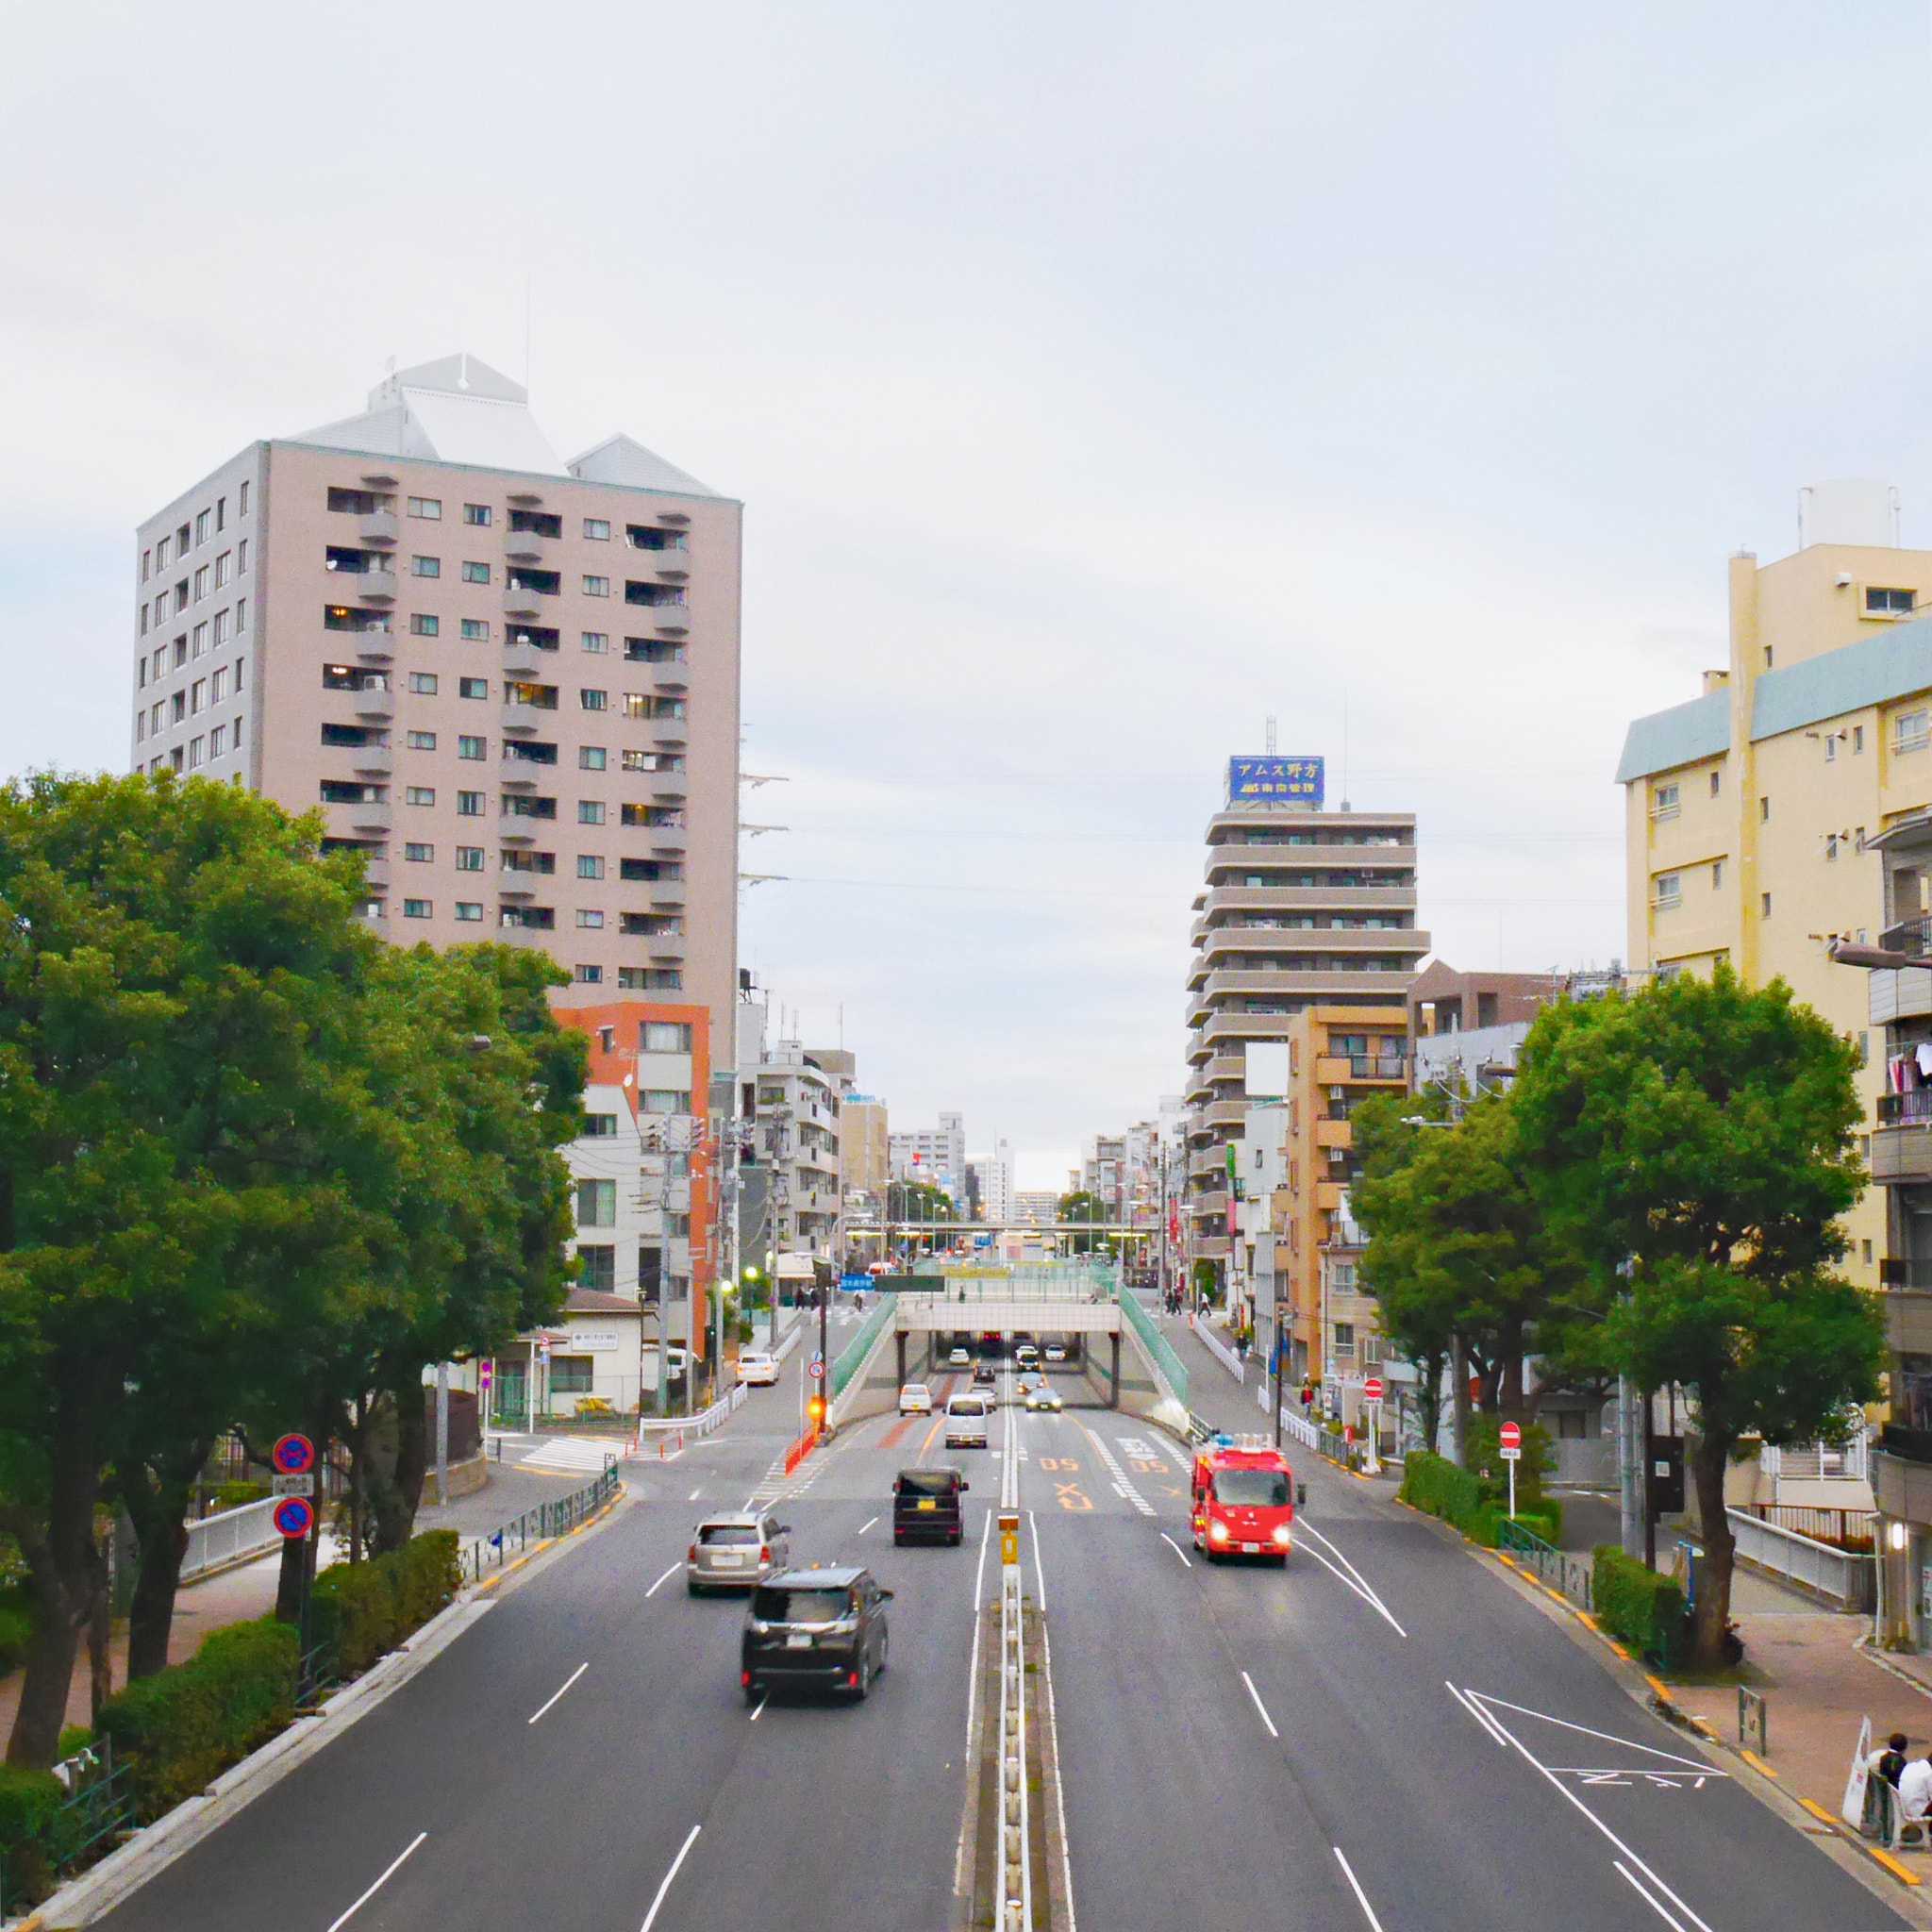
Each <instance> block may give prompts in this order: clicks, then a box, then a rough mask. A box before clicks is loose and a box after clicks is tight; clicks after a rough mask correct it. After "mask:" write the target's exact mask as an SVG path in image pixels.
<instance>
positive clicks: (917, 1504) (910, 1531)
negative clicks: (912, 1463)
mask: <svg viewBox="0 0 1932 1932" xmlns="http://www.w3.org/2000/svg"><path fill="white" fill-rule="evenodd" d="M967 1487H968V1485H967V1482H966V1478H965V1476H964V1474H962V1473H961V1472H960V1471H958V1470H957V1469H902V1470H901V1471H900V1472H899V1474H897V1475H896V1476H894V1477H893V1478H892V1541H893V1542H894V1543H895V1544H900V1543H916V1542H931V1543H957V1542H958V1541H959V1539H960V1537H961V1536H962V1535H963V1534H964V1533H965V1519H964V1513H963V1506H962V1505H961V1503H960V1501H959V1498H960V1497H961V1496H963V1495H964V1494H965V1493H966V1490H967Z"/></svg>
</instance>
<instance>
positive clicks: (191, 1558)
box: [181, 1496, 282, 1583]
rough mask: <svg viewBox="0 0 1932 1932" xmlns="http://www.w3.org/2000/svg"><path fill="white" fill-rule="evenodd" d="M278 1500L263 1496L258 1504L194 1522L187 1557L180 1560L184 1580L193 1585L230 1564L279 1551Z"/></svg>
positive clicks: (228, 1510) (189, 1534)
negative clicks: (199, 1579)
mask: <svg viewBox="0 0 1932 1932" xmlns="http://www.w3.org/2000/svg"><path fill="white" fill-rule="evenodd" d="M281 1542H282V1535H281V1532H280V1531H279V1530H278V1529H277V1528H276V1527H275V1497H273V1496H264V1497H262V1498H261V1499H260V1501H258V1502H255V1503H242V1504H241V1505H239V1506H238V1507H235V1508H233V1509H220V1510H217V1511H216V1512H215V1514H214V1515H212V1516H204V1517H203V1518H202V1519H201V1521H200V1522H199V1523H191V1524H189V1525H188V1554H187V1555H186V1556H185V1557H182V1559H181V1581H182V1582H183V1583H192V1581H193V1580H194V1579H195V1578H196V1577H197V1576H206V1575H208V1574H209V1573H210V1572H212V1571H216V1570H224V1569H225V1568H226V1567H227V1566H228V1565H229V1564H230V1563H240V1562H245V1561H246V1560H248V1559H249V1558H250V1557H259V1556H262V1555H264V1554H266V1553H267V1552H268V1551H270V1550H275V1549H279V1548H280V1547H281Z"/></svg>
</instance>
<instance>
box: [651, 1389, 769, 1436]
mask: <svg viewBox="0 0 1932 1932" xmlns="http://www.w3.org/2000/svg"><path fill="white" fill-rule="evenodd" d="M750 1393H751V1390H750V1388H749V1387H748V1386H747V1385H746V1384H745V1383H743V1382H738V1383H734V1384H733V1385H732V1387H731V1389H730V1391H728V1392H727V1393H725V1394H724V1395H722V1396H721V1397H719V1399H718V1400H717V1401H716V1402H714V1403H712V1405H711V1406H710V1407H709V1408H701V1409H700V1410H699V1411H698V1412H697V1414H696V1415H663V1416H658V1415H643V1416H640V1417H639V1418H638V1428H637V1438H636V1446H637V1447H638V1448H642V1447H643V1444H644V1431H645V1430H646V1429H651V1430H658V1431H661V1432H663V1433H664V1434H669V1433H671V1432H672V1431H674V1430H675V1432H676V1434H677V1436H678V1437H679V1438H680V1440H681V1439H682V1438H684V1437H686V1436H708V1435H709V1434H710V1433H711V1431H712V1430H713V1429H715V1428H719V1427H722V1426H723V1424H724V1423H725V1422H726V1421H728V1420H729V1419H730V1418H731V1417H732V1416H734V1415H736V1414H737V1413H738V1411H739V1410H740V1409H741V1407H743V1406H744V1402H745V1398H746V1397H747V1396H748V1395H749V1394H750ZM659 1440H660V1441H661V1440H662V1437H661V1436H660V1438H659Z"/></svg>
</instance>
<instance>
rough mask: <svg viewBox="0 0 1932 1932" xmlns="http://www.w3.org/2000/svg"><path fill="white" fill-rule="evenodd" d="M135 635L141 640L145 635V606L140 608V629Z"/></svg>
mask: <svg viewBox="0 0 1932 1932" xmlns="http://www.w3.org/2000/svg"><path fill="white" fill-rule="evenodd" d="M135 635H136V636H137V637H143V638H144V637H146V635H147V606H146V605H145V604H143V605H142V607H141V628H140V630H138V631H137V632H136V633H135Z"/></svg>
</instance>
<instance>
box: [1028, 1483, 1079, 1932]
mask: <svg viewBox="0 0 1932 1932" xmlns="http://www.w3.org/2000/svg"><path fill="white" fill-rule="evenodd" d="M1028 1514H1031V1511H1029V1512H1028ZM1033 1560H1034V1566H1035V1568H1036V1569H1037V1568H1038V1567H1039V1562H1040V1525H1039V1524H1037V1523H1036V1524H1034V1526H1033ZM1045 1590H1046V1587H1045V1585H1044V1584H1042V1585H1041V1609H1042V1610H1043V1609H1044V1608H1045V1607H1046V1594H1045ZM1040 1661H1041V1674H1042V1675H1043V1676H1044V1677H1045V1679H1046V1734H1047V1738H1048V1740H1049V1741H1050V1742H1051V1744H1052V1745H1053V1761H1054V1770H1055V1777H1054V1781H1053V1797H1054V1804H1055V1806H1056V1807H1058V1811H1059V1814H1060V1888H1061V1890H1062V1891H1063V1893H1064V1894H1065V1896H1064V1898H1063V1900H1062V1903H1063V1904H1064V1905H1065V1906H1066V1908H1067V1932H1079V1927H1078V1924H1077V1923H1076V1922H1075V1920H1074V1848H1073V1846H1072V1845H1071V1844H1070V1843H1069V1842H1068V1840H1067V1779H1066V1774H1065V1771H1064V1770H1063V1768H1062V1767H1061V1765H1060V1718H1059V1709H1058V1706H1057V1705H1056V1704H1055V1703H1054V1695H1053V1633H1052V1632H1051V1631H1049V1630H1048V1629H1047V1627H1046V1619H1045V1618H1044V1617H1043V1616H1042V1617H1041V1620H1040Z"/></svg>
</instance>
